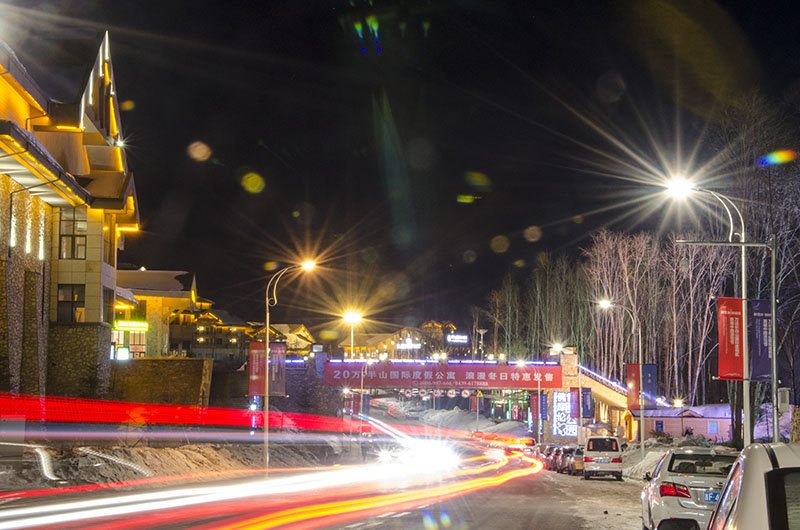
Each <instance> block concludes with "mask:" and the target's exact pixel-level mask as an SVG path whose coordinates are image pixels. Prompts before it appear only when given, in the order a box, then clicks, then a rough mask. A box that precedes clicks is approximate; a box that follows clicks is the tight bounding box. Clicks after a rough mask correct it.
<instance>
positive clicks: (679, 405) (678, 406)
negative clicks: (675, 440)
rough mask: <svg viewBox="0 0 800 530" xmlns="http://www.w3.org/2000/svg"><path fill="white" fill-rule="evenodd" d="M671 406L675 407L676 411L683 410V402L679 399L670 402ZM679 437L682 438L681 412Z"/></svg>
mask: <svg viewBox="0 0 800 530" xmlns="http://www.w3.org/2000/svg"><path fill="white" fill-rule="evenodd" d="M672 406H673V407H675V408H676V409H682V408H683V400H682V399H680V398H678V399H675V400H674V401H673V402H672ZM681 436H683V411H681Z"/></svg>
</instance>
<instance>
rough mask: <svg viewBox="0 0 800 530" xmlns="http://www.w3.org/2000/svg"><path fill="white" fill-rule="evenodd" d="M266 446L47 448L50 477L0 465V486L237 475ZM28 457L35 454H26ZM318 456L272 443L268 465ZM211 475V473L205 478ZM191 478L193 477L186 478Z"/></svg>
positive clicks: (312, 461) (297, 463)
mask: <svg viewBox="0 0 800 530" xmlns="http://www.w3.org/2000/svg"><path fill="white" fill-rule="evenodd" d="M263 451H264V450H263V446H261V445H259V444H238V445H211V444H209V445H185V446H181V447H77V448H74V449H73V450H71V451H65V452H63V453H58V452H56V451H52V450H48V451H47V454H48V455H49V457H50V459H51V461H52V466H53V474H54V475H55V476H56V477H57V478H58V479H59V480H57V481H55V480H47V479H46V478H45V477H44V476H43V473H42V471H41V467H40V466H38V465H37V466H30V465H26V466H24V467H23V469H22V470H21V471H11V470H0V478H1V479H2V482H3V487H2V488H0V490H2V489H23V488H24V489H30V488H47V487H53V486H60V485H72V484H99V483H104V482H123V481H129V480H137V479H142V478H148V477H155V476H168V475H186V474H194V473H208V472H219V476H218V478H221V479H223V478H226V477H228V476H234V474H233V473H230V475H227V474H226V472H232V471H235V470H239V469H254V468H255V469H258V468H263V467H264V452H263ZM28 453H29V450H26V455H25V457H26V460H28V461H33V460H35V459H36V456H35V455H33V454H28ZM316 465H319V458H318V457H317V455H315V454H314V453H312V452H311V451H310V450H308V449H306V448H304V447H302V446H296V445H294V446H288V445H281V444H270V467H310V466H316ZM206 479H207V477H206ZM187 480H190V479H187Z"/></svg>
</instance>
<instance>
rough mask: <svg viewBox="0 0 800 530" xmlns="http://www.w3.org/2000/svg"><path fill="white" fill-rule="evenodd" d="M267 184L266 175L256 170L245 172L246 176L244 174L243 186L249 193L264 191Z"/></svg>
mask: <svg viewBox="0 0 800 530" xmlns="http://www.w3.org/2000/svg"><path fill="white" fill-rule="evenodd" d="M265 185H266V184H265V183H264V177H262V176H261V175H259V174H258V173H256V172H254V171H251V172H249V173H245V174H244V176H242V187H243V188H244V190H245V191H246V192H247V193H252V194H256V193H261V192H262V191H264V186H265Z"/></svg>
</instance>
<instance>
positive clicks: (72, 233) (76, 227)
mask: <svg viewBox="0 0 800 530" xmlns="http://www.w3.org/2000/svg"><path fill="white" fill-rule="evenodd" d="M58 257H59V258H60V259H86V209H84V208H65V209H64V210H63V211H62V212H61V232H60V236H59V240H58Z"/></svg>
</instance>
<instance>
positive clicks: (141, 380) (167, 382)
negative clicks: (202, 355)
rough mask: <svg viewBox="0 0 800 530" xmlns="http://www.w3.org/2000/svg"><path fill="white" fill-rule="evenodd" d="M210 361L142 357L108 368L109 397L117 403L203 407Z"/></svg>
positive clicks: (206, 397) (207, 385)
mask: <svg viewBox="0 0 800 530" xmlns="http://www.w3.org/2000/svg"><path fill="white" fill-rule="evenodd" d="M212 366H213V360H212V359H191V358H186V357H163V358H158V357H143V358H140V359H130V360H127V361H114V362H113V363H112V364H111V387H110V390H109V397H110V398H111V399H115V400H120V401H133V402H139V403H165V404H171V405H196V406H207V405H208V402H209V397H210V390H211V368H212Z"/></svg>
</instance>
